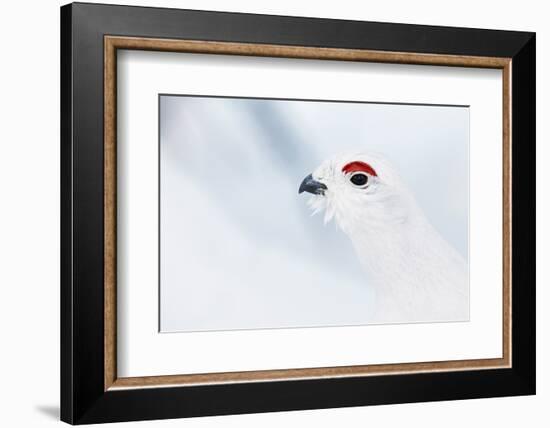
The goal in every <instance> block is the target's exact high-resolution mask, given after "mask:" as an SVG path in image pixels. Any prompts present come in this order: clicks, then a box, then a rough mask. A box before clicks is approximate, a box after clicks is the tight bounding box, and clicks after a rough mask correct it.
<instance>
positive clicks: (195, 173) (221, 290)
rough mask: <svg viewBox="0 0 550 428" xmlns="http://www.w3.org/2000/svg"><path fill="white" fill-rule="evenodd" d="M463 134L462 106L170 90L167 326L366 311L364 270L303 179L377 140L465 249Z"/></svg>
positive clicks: (446, 233) (164, 180)
mask: <svg viewBox="0 0 550 428" xmlns="http://www.w3.org/2000/svg"><path fill="white" fill-rule="evenodd" d="M468 141H469V111H468V108H467V107H455V106H420V105H396V104H368V103H337V102H308V101H284V100H256V99H238V98H208V97H191V96H167V95H162V96H161V97H160V183H161V184H160V204H161V206H160V252H161V256H160V269H161V272H160V323H161V326H160V327H161V331H163V332H172V331H200V330H231V329H256V328H287V327H315V326H332V325H334V326H337V325H356V324H357V325H359V324H366V323H367V319H368V313H369V310H370V305H372V295H371V292H370V290H369V287H368V278H367V276H366V275H365V273H364V272H363V270H362V268H361V266H360V264H359V261H358V259H357V257H356V256H355V253H354V251H353V248H352V247H351V244H350V242H349V240H348V238H347V237H346V236H345V235H344V234H343V233H342V232H340V231H339V230H338V229H337V228H336V227H335V225H334V224H333V223H330V224H328V225H326V226H325V225H323V222H322V216H320V215H318V216H314V217H312V216H311V211H310V209H309V208H308V207H307V205H306V200H307V198H308V196H306V195H303V194H302V195H298V186H299V185H300V183H301V181H302V179H303V178H304V177H305V176H306V175H308V174H309V173H311V172H312V171H313V170H314V169H315V168H316V167H317V166H318V165H319V164H320V163H321V162H322V161H323V160H324V159H326V158H328V157H332V156H334V155H335V154H338V153H341V152H347V151H350V150H351V151H357V150H367V151H376V152H379V153H382V154H383V155H384V156H385V157H386V158H388V159H389V160H390V161H391V162H392V163H393V164H394V165H395V166H396V168H397V169H398V170H399V171H400V173H401V175H402V177H403V178H404V180H405V181H406V182H407V184H408V185H409V186H410V188H411V189H412V190H413V192H414V193H415V195H416V197H417V200H418V203H419V204H420V206H421V207H422V208H423V209H424V211H425V213H426V215H427V216H428V218H429V219H430V220H431V222H432V224H433V225H434V226H435V228H436V229H437V230H438V231H439V232H440V233H441V234H442V235H443V237H444V238H445V239H447V241H448V242H449V243H450V244H451V245H453V246H454V247H455V248H456V249H457V250H458V251H459V252H460V253H461V254H462V255H463V256H464V258H467V255H468V187H469V186H468Z"/></svg>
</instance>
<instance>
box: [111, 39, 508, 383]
mask: <svg viewBox="0 0 550 428" xmlns="http://www.w3.org/2000/svg"><path fill="white" fill-rule="evenodd" d="M118 49H130V50H148V51H165V52H181V53H202V54H214V55H215V54H217V55H241V56H261V57H279V58H296V59H319V60H334V61H360V62H381V63H393V64H417V65H439V66H455V67H476V68H494V69H501V70H502V82H503V85H502V94H503V109H502V112H503V113H502V120H503V121H502V130H503V135H502V144H503V159H502V162H503V189H502V192H503V217H502V220H503V253H502V261H503V290H502V302H503V308H502V315H503V319H502V339H503V340H502V357H501V358H491V359H475V360H456V361H430V362H420V363H399V364H375V365H355V366H339V367H315V368H291V369H278V370H259V371H243V372H225V373H201V374H186V375H170V376H146V377H126V378H120V377H118V376H117V362H116V361H117V357H116V354H117V350H116V343H117V321H116V306H117V305H116V298H117V293H116V236H117V233H116V227H117V226H116V225H117V218H116V213H117V210H116V200H117V197H116V189H117V181H116V177H117V168H116V164H117V160H116V152H117V150H116V129H117V126H116V123H117V118H116V89H117V73H116V69H117V56H116V54H117V50H118ZM511 65H512V60H511V58H498V57H479V56H463V55H439V54H420V53H408V52H386V51H371V50H362V49H337V48H320V47H309V46H307V47H306V46H285V45H267V44H251V43H232V42H212V41H196V40H171V39H155V38H140V37H119V36H105V37H104V229H105V231H104V329H105V332H104V389H105V391H107V390H112V389H128V388H152V387H166V386H192V385H204V384H220V383H242V382H262V381H275V380H277V381H282V380H298V379H312V378H339V377H358V376H370V375H394V374H405V373H421V372H442V371H458V370H480V369H496V368H507V367H511V362H512V354H511V340H512V312H511V286H512V283H511V281H512V265H511V251H512V247H511V245H512V242H511V240H512V233H511V232H512V231H511V228H512V223H511V219H512V217H511V213H512V203H511V186H512V172H511V161H512V160H511V126H512V125H511V123H512V122H511V115H512V110H511V89H512V88H511V84H512V80H511V79H512V67H511Z"/></svg>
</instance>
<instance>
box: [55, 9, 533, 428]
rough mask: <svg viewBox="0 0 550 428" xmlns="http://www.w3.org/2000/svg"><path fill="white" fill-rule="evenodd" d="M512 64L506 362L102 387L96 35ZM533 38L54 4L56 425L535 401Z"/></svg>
mask: <svg viewBox="0 0 550 428" xmlns="http://www.w3.org/2000/svg"><path fill="white" fill-rule="evenodd" d="M105 35H116V36H136V37H152V38H166V39H186V40H207V41H222V42H239V43H252V44H255V43H262V44H271V45H291V46H314V47H328V48H346V49H368V50H374V51H396V52H410V53H426V54H444V55H469V56H490V57H506V58H511V59H512V90H511V100H512V104H511V109H512V126H511V129H512V141H513V144H512V175H513V181H512V206H513V210H512V242H513V247H512V267H513V268H512V284H513V286H512V299H511V301H512V308H511V311H512V345H511V348H512V366H511V367H510V368H504V369H494V370H465V371H450V372H431V373H414V374H398V375H391V376H388V375H379V376H378V375H376V376H366V377H346V378H332V379H306V380H293V381H266V382H263V381H262V382H253V383H233V384H219V385H202V386H200V385H198V386H185V387H181V386H180V387H164V388H141V389H127V390H123V389H121V390H113V391H111V390H107V391H105V388H104V370H105V368H104V294H103V293H104V290H103V282H104V253H103V252H104V242H103V240H104V222H103V220H104V181H103V180H104V150H103V149H104V147H103V138H104V127H103V120H104V115H103V113H104V99H103V88H104V66H103V61H104V36H105ZM535 97H536V92H535V34H534V33H528V32H513V31H495V30H482V29H466V28H449V27H436V26H420V25H408V24H390V23H375V22H358V21H343V20H329V19H312V18H299V17H285V16H268V15H252V14H240V13H222V12H207V11H194V10H178V9H161V8H145V7H128V6H113V5H100V4H86V3H73V4H69V5H66V6H63V7H62V8H61V419H62V420H63V421H65V422H68V423H71V424H86V423H99V422H115V421H134V420H145V419H165V418H179V417H190V416H204V415H223V414H237V413H252V412H270V411H283V410H299V409H316V408H328V407H346V406H364V405H373V404H390V403H405V402H419V401H438V400H457V399H467V398H481V397H498V396H512V395H528V394H534V393H535V334H536V328H535V238H536V236H535Z"/></svg>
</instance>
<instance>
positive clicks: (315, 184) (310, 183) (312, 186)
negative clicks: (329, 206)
mask: <svg viewBox="0 0 550 428" xmlns="http://www.w3.org/2000/svg"><path fill="white" fill-rule="evenodd" d="M325 190H327V186H325V185H324V184H323V183H321V182H319V181H317V180H315V179H314V178H313V176H312V175H311V174H309V175H308V176H307V177H306V178H304V181H302V184H300V188H299V189H298V193H302V192H308V193H312V194H314V195H324V194H325Z"/></svg>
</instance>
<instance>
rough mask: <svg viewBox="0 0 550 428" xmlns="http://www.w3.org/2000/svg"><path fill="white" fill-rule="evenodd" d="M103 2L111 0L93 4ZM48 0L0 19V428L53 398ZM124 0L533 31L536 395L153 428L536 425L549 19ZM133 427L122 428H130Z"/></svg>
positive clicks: (510, 6) (545, 380)
mask: <svg viewBox="0 0 550 428" xmlns="http://www.w3.org/2000/svg"><path fill="white" fill-rule="evenodd" d="M103 2H104V3H116V2H111V1H103ZM62 3H63V2H60V1H57V0H55V1H54V0H48V1H26V2H9V3H6V4H5V5H3V7H2V11H1V14H0V31H1V35H2V42H3V46H2V67H1V68H0V75H1V78H0V95H1V96H0V106H1V113H2V114H1V116H0V117H2V121H1V126H0V141H1V142H2V144H1V145H0V147H1V148H0V183H1V185H0V189H1V190H0V191H1V193H0V195H1V197H2V202H1V205H2V209H1V210H0V260H2V263H1V265H0V266H1V268H0V284H1V286H2V287H1V297H0V321H1V323H0V325H1V326H2V330H1V331H2V343H1V348H2V352H1V353H0V373H1V377H2V388H1V389H0V394H1V397H0V400H1V401H0V402H1V403H2V405H1V409H2V411H1V414H0V418H1V421H2V425H3V426H9V427H17V426H21V427H29V426H32V427H42V426H55V425H56V424H59V422H58V405H59V398H58V397H59V387H58V384H59V369H58V366H59V363H58V361H59V333H58V329H59V226H58V224H59V113H58V112H59V84H58V82H59V10H58V7H59V6H60V5H61V4H62ZM125 3H127V4H136V5H149V6H153V5H154V6H170V7H182V8H195V9H210V10H225V11H235V12H255V13H269V14H284V15H299V16H315V17H325V18H343V19H360V20H371V21H391V22H406V23H414V24H437V25H454V26H463V27H486V28H497V29H509V30H530V31H537V55H538V59H537V75H538V82H537V85H538V91H537V122H538V130H537V140H538V161H537V163H538V172H537V175H538V188H537V193H538V203H537V217H538V222H537V223H538V225H537V227H538V240H537V241H538V242H537V246H538V257H537V258H538V275H537V276H538V290H537V293H538V294H537V295H538V304H537V321H538V328H537V339H538V352H537V353H538V355H537V357H538V363H539V364H538V395H537V396H535V397H517V398H516V397H514V398H499V399H488V400H468V401H462V402H443V403H419V404H407V405H398V406H380V407H365V408H352V409H329V410H316V411H302V412H284V413H273V414H263V415H244V416H226V417H216V418H199V419H192V420H172V421H155V422H149V423H141V425H143V426H159V427H169V426H178V427H239V428H240V427H256V426H265V427H279V426H284V425H289V426H321V427H330V426H346V427H347V426H357V427H364V426H367V425H369V426H374V427H376V426H407V427H411V426H412V427H420V426H421V427H440V426H445V427H465V426H484V425H490V426H497V425H498V426H499V427H502V428H504V427H517V426H520V425H524V424H526V423H527V424H529V426H534V427H536V426H545V424H547V423H548V414H547V409H546V407H547V405H548V404H550V368H549V366H548V364H547V361H548V358H549V357H548V355H549V351H550V347H549V344H550V339H549V337H550V334H549V330H550V328H549V327H548V326H547V325H548V323H549V322H550V318H549V316H548V312H547V311H546V308H545V307H546V305H547V303H548V299H549V297H550V296H549V292H548V289H547V288H546V287H544V284H545V283H548V281H549V280H550V269H549V267H548V263H544V262H545V261H546V260H547V259H548V258H549V257H550V248H549V244H548V241H549V240H550V227H549V225H548V222H545V221H544V220H543V219H544V218H548V217H549V216H550V194H549V192H548V191H547V190H546V189H545V188H546V186H547V185H548V184H549V183H550V172H548V169H546V171H545V170H544V166H545V165H547V164H548V162H549V161H550V148H549V147H548V144H545V143H547V140H548V137H549V128H548V125H547V121H544V118H546V117H548V115H549V114H550V109H549V107H548V101H547V99H545V98H547V97H548V96H549V95H550V93H549V85H548V79H545V78H544V76H545V75H546V76H547V75H550V70H549V66H548V51H549V50H550V29H549V27H548V18H549V14H548V13H547V12H546V11H545V5H544V2H541V1H535V0H525V1H523V2H512V1H496V0H493V1H487V2H479V1H473V0H464V1H462V2H460V3H456V4H455V3H453V4H451V5H444V4H443V3H441V2H439V1H434V0H418V1H414V2H410V1H406V0H396V1H389V2H358V1H356V0H341V1H339V2H332V1H324V2H320V1H315V2H305V1H304V2H296V1H295V0H294V1H293V0H277V1H269V2H254V1H247V0H232V1H229V2H228V1H223V0H202V1H199V0H189V1H183V0H182V1H175V0H172V1H170V0H157V1H155V0H146V1H126V2H125ZM137 425H138V424H137V423H133V424H127V425H125V426H129V427H130V426H137Z"/></svg>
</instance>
